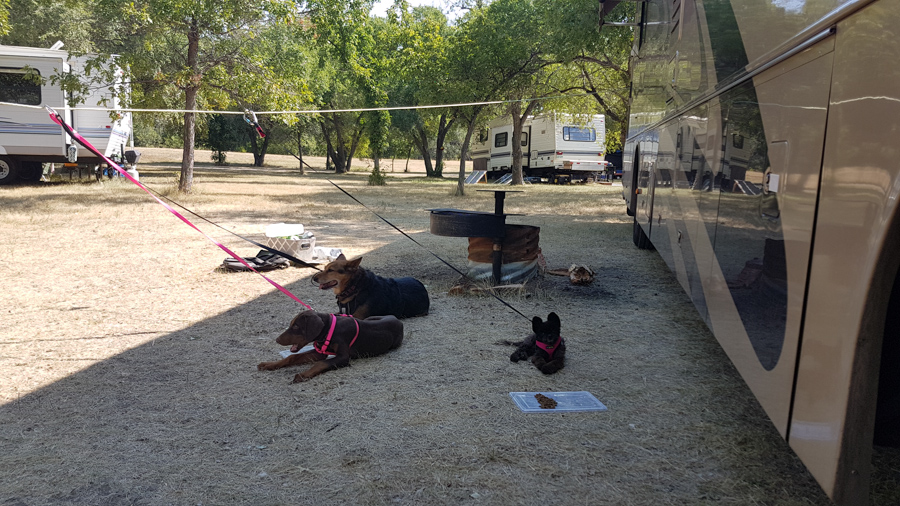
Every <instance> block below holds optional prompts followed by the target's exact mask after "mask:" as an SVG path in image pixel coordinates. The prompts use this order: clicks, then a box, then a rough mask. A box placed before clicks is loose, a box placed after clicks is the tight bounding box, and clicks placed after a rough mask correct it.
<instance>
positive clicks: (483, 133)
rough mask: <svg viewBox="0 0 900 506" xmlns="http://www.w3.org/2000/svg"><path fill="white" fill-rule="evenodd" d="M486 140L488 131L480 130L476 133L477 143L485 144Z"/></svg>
mask: <svg viewBox="0 0 900 506" xmlns="http://www.w3.org/2000/svg"><path fill="white" fill-rule="evenodd" d="M487 140H488V131H487V130H485V129H483V128H482V129H481V130H479V131H478V142H487Z"/></svg>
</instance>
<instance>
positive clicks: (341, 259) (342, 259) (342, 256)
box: [334, 253, 347, 262]
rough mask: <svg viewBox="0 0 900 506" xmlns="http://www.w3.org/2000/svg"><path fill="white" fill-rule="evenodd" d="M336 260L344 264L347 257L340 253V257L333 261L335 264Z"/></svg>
mask: <svg viewBox="0 0 900 506" xmlns="http://www.w3.org/2000/svg"><path fill="white" fill-rule="evenodd" d="M338 260H340V261H342V262H346V261H347V257H345V256H344V254H343V253H341V254H340V255H338V257H337V258H335V259H334V261H335V262H337V261H338Z"/></svg>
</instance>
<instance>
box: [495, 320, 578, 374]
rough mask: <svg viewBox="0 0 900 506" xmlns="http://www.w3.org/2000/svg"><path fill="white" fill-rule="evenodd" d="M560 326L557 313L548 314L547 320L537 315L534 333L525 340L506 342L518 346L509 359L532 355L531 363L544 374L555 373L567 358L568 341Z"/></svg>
mask: <svg viewBox="0 0 900 506" xmlns="http://www.w3.org/2000/svg"><path fill="white" fill-rule="evenodd" d="M560 327H561V323H560V321H559V316H557V315H556V313H550V314H549V315H547V321H546V322H544V321H543V320H541V318H540V317H539V316H535V317H534V318H532V320H531V330H532V331H533V333H532V334H531V335H529V336H528V337H526V338H525V340H524V341H521V342H518V343H512V342H509V341H505V342H504V344H514V345H516V346H517V348H516V351H514V352H513V353H512V355H510V356H509V359H510V360H511V361H513V362H518V361H519V360H525V359H526V358H528V357H531V363H533V364H534V366H535V367H537V368H538V369H540V371H541V372H542V373H544V374H553V373H555V372H556V371H558V370H560V369H562V368H563V366H564V365H565V360H566V343H565V341H563V338H562V336H561V335H560Z"/></svg>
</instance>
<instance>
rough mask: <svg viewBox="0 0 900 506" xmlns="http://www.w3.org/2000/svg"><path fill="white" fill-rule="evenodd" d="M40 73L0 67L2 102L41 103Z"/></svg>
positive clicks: (0, 94) (0, 95)
mask: <svg viewBox="0 0 900 506" xmlns="http://www.w3.org/2000/svg"><path fill="white" fill-rule="evenodd" d="M39 75H40V74H38V73H37V72H36V71H32V72H26V71H25V70H24V69H0V102H9V103H13V104H24V105H41V83H40V78H39V77H38V76H39Z"/></svg>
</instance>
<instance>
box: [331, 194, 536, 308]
mask: <svg viewBox="0 0 900 506" xmlns="http://www.w3.org/2000/svg"><path fill="white" fill-rule="evenodd" d="M327 181H328V182H329V183H331V184H332V185H334V187H335V188H337V189H338V190H340V191H342V192H343V193H344V195H346V196H348V197H350V198H351V199H353V200H354V201H355V202H356V203H357V204H359V205H361V206H363V207H365V208H366V209H367V210H368V211H369V212H370V213H372V214H374V215H375V216H377V217H378V218H380V219H381V221H383V222H385V223H387V224H388V225H390V226H391V228H393V229H394V230H396V231H397V232H400V233H401V234H403V235H404V236H405V237H406V238H407V239H409V240H410V241H412V242H414V243H416V244H417V245H418V246H419V247H420V248H422V249H424V250H425V251H427V252H429V253H431V256H433V257H434V258H437V259H438V260H440V261H441V262H443V264H444V265H446V266H447V267H449V268H451V269H453V270H454V271H456V272H457V273H458V274H459V275H460V276H463V277H465V276H466V274H465V273H464V272H463V271H461V270H459V269H457V268H456V267H454V266H453V265H452V264H451V263H450V262H448V261H446V260H444V259H443V258H441V257H439V256H438V255H437V253H435V252H433V251H431V250H430V249H428V248H427V247H425V245H423V244H422V243H420V242H419V241H417V240H415V239H414V238H413V237H412V236H410V235H409V234H407V233H406V232H404V231H403V230H400V228H398V227H397V226H396V225H394V224H393V223H391V222H390V221H388V220H387V219H386V218H385V217H384V216H381V215H380V214H378V213H376V212H375V211H373V210H372V209H370V208H369V206H367V205H365V204H363V203H362V202H360V201H359V199H357V198H356V197H354V196H353V195H351V194H350V193H348V192H347V190H345V189H343V188H341V187H340V186H338V185H337V183H335V182H334V181H332V180H330V179H327ZM487 293H488V295H490V296H491V297H493V298H495V299H497V300H498V301H500V302H501V303H502V304H503V305H504V306H506V307H508V308H510V309H512V310H513V311H515V312H516V313H518V314H519V315H520V316H521V317H522V318H525V319H526V320H531V318H529V317H527V316H525V315H524V314H523V313H522V312H521V311H519V310H518V309H516V308H514V307H513V306H512V305H511V304H510V303H509V302H506V301H505V300H503V299H502V298H500V296H499V295H497V294H495V293H492V292H487Z"/></svg>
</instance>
